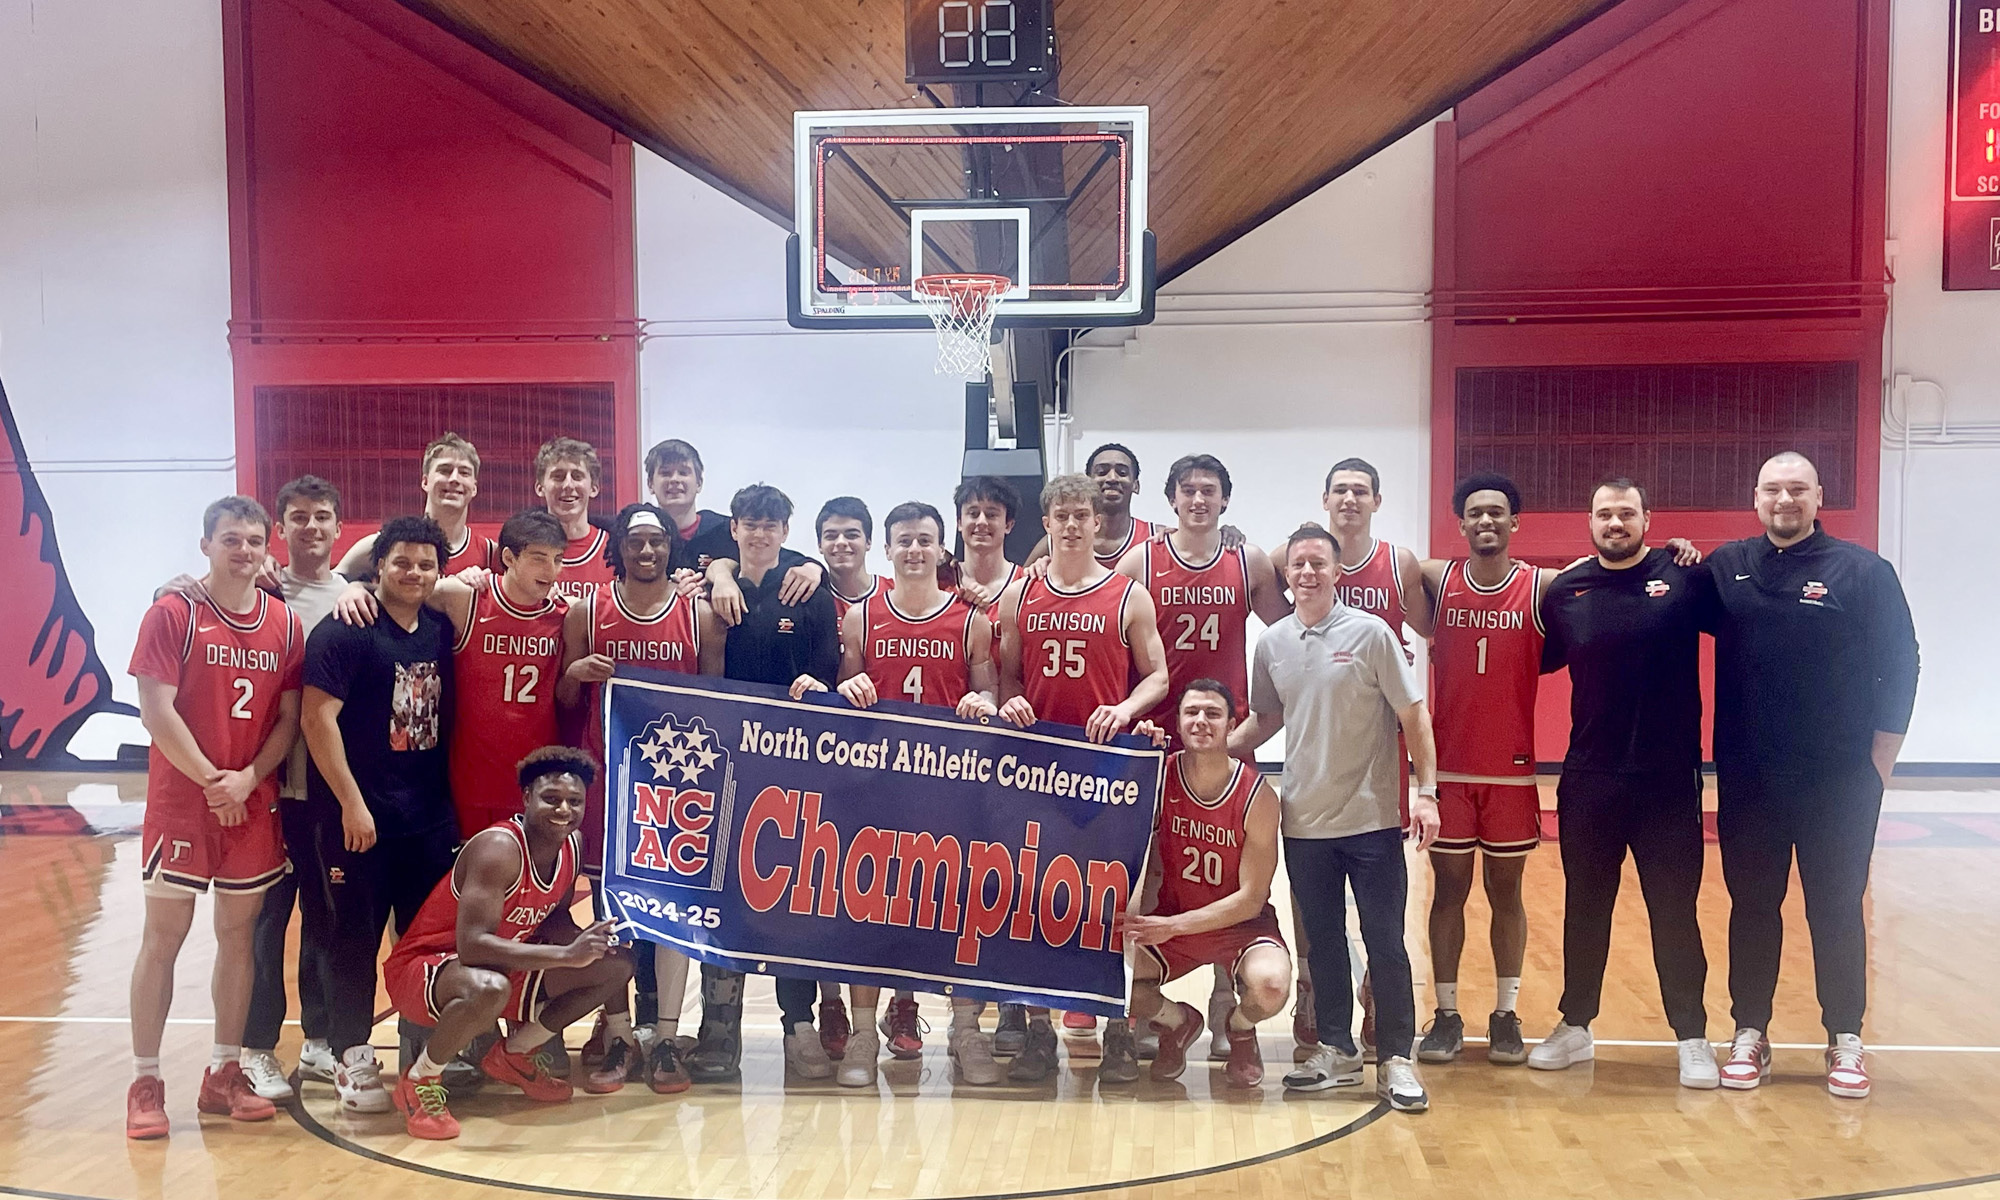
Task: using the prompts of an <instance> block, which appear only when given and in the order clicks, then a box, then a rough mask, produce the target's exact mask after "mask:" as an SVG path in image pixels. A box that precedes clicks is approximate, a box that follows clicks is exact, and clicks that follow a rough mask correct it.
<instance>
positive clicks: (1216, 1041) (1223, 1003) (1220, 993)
mask: <svg viewBox="0 0 2000 1200" xmlns="http://www.w3.org/2000/svg"><path fill="white" fill-rule="evenodd" d="M1235 1009H1236V987H1235V984H1234V983H1233V982H1232V981H1231V980H1230V978H1229V973H1228V971H1227V969H1226V968H1223V967H1217V968H1215V985H1214V986H1213V987H1211V988H1209V991H1208V1030H1209V1033H1208V1061H1210V1062H1228V1061H1229V1014H1230V1013H1231V1012H1233V1011H1235Z"/></svg>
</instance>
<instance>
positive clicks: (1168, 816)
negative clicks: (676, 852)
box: [1153, 752, 1261, 916]
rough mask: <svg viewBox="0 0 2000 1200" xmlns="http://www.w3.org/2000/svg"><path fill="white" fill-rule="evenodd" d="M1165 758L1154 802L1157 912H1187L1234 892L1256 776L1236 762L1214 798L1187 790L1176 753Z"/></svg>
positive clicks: (1171, 913) (1167, 914)
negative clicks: (1162, 780)
mask: <svg viewBox="0 0 2000 1200" xmlns="http://www.w3.org/2000/svg"><path fill="white" fill-rule="evenodd" d="M1182 753H1183V752H1176V753H1173V754H1169V755H1168V756H1167V762H1166V773H1165V779H1166V784H1167V786H1166V788H1165V789H1164V792H1163V794H1162V797H1161V801H1160V819H1159V824H1158V825H1157V826H1156V827H1155V832H1154V848H1155V851H1156V852H1157V853H1158V854H1159V856H1160V901H1159V904H1158V905H1157V906H1155V907H1154V909H1153V911H1154V912H1156V913H1158V914H1160V915H1162V916H1172V915H1173V914H1174V913H1184V912H1193V911H1194V910H1195V909H1197V908H1202V907H1204V906H1206V905H1210V904H1213V903H1215V902H1216V901H1217V900H1221V899H1224V898H1225V897H1228V896H1233V895H1235V894H1236V889H1237V887H1238V882H1237V881H1238V879H1239V877H1240V873H1241V869H1242V865H1243V816H1244V814H1245V813H1247V812H1249V811H1250V798H1251V797H1252V796H1254V795H1256V794H1257V781H1258V780H1259V779H1260V778H1261V776H1259V775H1258V774H1257V768H1256V767H1254V766H1252V765H1251V764H1249V763H1246V762H1243V761H1241V760H1236V771H1235V774H1233V775H1231V776H1230V777H1229V786H1228V788H1226V789H1224V791H1223V793H1222V795H1221V797H1220V798H1218V799H1217V800H1215V801H1213V802H1210V801H1207V800H1203V799H1202V798H1201V797H1199V796H1197V795H1195V794H1194V792H1193V791H1191V790H1189V788H1188V785H1187V780H1185V779H1183V778H1182V777H1181V754H1182Z"/></svg>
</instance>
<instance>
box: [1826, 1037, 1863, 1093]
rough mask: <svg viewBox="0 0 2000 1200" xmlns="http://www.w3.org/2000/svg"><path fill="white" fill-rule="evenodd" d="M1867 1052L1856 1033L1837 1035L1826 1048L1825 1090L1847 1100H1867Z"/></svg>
mask: <svg viewBox="0 0 2000 1200" xmlns="http://www.w3.org/2000/svg"><path fill="white" fill-rule="evenodd" d="M1867 1055H1868V1052H1867V1051H1866V1050H1864V1049H1862V1048H1861V1035H1860V1034H1858V1033H1838V1034H1835V1035H1834V1037H1833V1045H1831V1046H1828V1047H1827V1048H1826V1090H1827V1091H1829V1092H1831V1093H1833V1094H1834V1095H1836V1096H1843V1097H1845V1098H1847V1099H1849V1100H1866V1099H1867V1098H1868V1057H1867Z"/></svg>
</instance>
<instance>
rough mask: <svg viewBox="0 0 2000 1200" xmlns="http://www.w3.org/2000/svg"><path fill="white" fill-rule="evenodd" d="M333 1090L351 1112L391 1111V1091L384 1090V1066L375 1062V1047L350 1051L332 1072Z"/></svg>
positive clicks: (351, 1048)
mask: <svg viewBox="0 0 2000 1200" xmlns="http://www.w3.org/2000/svg"><path fill="white" fill-rule="evenodd" d="M333 1088H334V1091H336V1092H338V1093H339V1094H340V1107H342V1108H344V1109H346V1110H347V1111H348V1112H356V1113H385V1112H388V1111H389V1107H390V1106H389V1090H388V1089H387V1088H385V1087H383V1086H382V1064H381V1063H378V1062H376V1061H375V1047H373V1046H350V1047H348V1050H347V1053H346V1054H343V1055H342V1056H341V1058H340V1066H339V1067H338V1068H336V1069H335V1070H334V1072H333Z"/></svg>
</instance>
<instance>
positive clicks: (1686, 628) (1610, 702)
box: [1542, 550, 1710, 772]
mask: <svg viewBox="0 0 2000 1200" xmlns="http://www.w3.org/2000/svg"><path fill="white" fill-rule="evenodd" d="M1707 575H1708V568H1707V567H1706V566H1695V567H1681V566H1676V565H1675V563H1674V556H1673V554H1672V553H1671V552H1670V551H1667V550H1651V551H1648V552H1647V553H1646V555H1645V557H1644V558H1642V559H1640V560H1639V561H1638V562H1637V563H1635V564H1633V565H1632V566H1629V567H1626V568H1625V569H1624V570H1621V571H1613V570H1608V569H1606V568H1605V566H1604V565H1603V564H1602V563H1600V562H1598V561H1597V560H1596V559H1595V558H1593V559H1591V560H1589V561H1588V562H1584V563H1579V564H1578V565H1576V566H1574V567H1571V568H1570V569H1569V570H1567V571H1564V572H1563V573H1562V574H1560V575H1558V576H1556V578H1555V581H1554V582H1552V583H1550V584H1549V588H1548V591H1547V592H1546V593H1544V594H1543V596H1542V625H1543V628H1544V629H1546V630H1547V638H1546V639H1545V640H1544V641H1543V643H1542V670H1543V671H1558V670H1561V669H1562V668H1563V667H1565V666H1567V667H1568V668H1569V678H1570V702H1569V713H1570V731H1569V753H1568V755H1566V756H1565V757H1564V759H1563V767H1564V769H1565V770H1569V769H1576V770H1590V771H1619V772H1642V771H1643V772H1669V771H1693V770H1695V769H1696V768H1698V767H1699V766H1700V765H1701V676H1700V661H1699V658H1698V656H1697V652H1698V651H1699V649H1700V645H1701V622H1702V614H1703V611H1704V608H1705V603H1704V593H1705V591H1706V589H1707V588H1708V587H1709V586H1710V585H1709V580H1708V578H1707Z"/></svg>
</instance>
